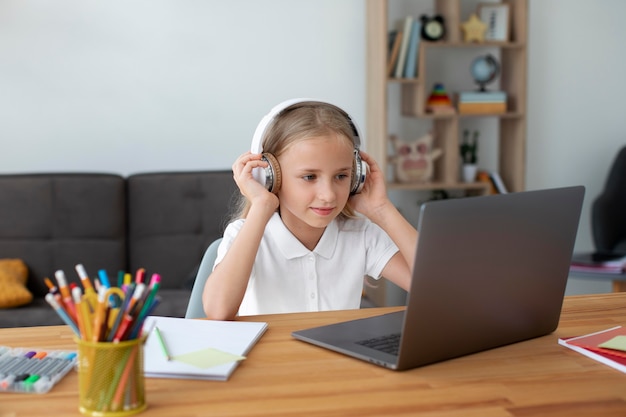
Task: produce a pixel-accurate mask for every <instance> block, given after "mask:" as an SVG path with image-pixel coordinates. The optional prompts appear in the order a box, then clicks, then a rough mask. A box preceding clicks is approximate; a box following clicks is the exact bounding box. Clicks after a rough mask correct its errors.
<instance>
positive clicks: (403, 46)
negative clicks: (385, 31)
mask: <svg viewBox="0 0 626 417" xmlns="http://www.w3.org/2000/svg"><path fill="white" fill-rule="evenodd" d="M399 27H400V28H399V29H397V30H393V31H391V32H390V33H389V54H388V59H387V74H388V75H389V76H390V77H393V78H416V77H417V60H418V52H419V44H420V32H421V28H422V25H421V22H420V20H419V19H416V18H415V17H413V16H407V17H406V18H404V20H403V21H402V23H400V24H399Z"/></svg>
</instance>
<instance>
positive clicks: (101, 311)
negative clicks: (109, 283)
mask: <svg viewBox="0 0 626 417" xmlns="http://www.w3.org/2000/svg"><path fill="white" fill-rule="evenodd" d="M105 293H106V288H105V287H100V289H99V290H98V306H97V307H96V316H95V317H94V321H93V330H92V331H93V334H92V336H91V340H92V342H99V341H101V337H102V333H103V332H104V327H105V326H106V323H105V322H104V320H105V315H106V308H107V302H106V298H105Z"/></svg>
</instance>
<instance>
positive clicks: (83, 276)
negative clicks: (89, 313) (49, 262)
mask: <svg viewBox="0 0 626 417" xmlns="http://www.w3.org/2000/svg"><path fill="white" fill-rule="evenodd" d="M74 269H76V273H77V274H78V277H79V278H80V282H82V283H83V288H84V289H85V294H95V293H96V291H95V290H94V289H93V285H91V281H90V280H89V275H87V271H86V270H85V267H84V266H83V264H78V265H76V266H75V267H74Z"/></svg>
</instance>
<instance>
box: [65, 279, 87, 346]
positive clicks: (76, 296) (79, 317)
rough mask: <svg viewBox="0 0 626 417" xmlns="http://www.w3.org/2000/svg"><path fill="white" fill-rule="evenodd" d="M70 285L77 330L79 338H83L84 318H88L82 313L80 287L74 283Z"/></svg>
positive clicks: (84, 331) (84, 333)
mask: <svg viewBox="0 0 626 417" xmlns="http://www.w3.org/2000/svg"><path fill="white" fill-rule="evenodd" d="M70 286H71V287H72V299H73V300H74V306H75V307H76V324H77V325H78V331H79V332H80V338H81V339H85V335H86V334H87V332H86V330H85V320H89V317H88V316H85V315H84V314H85V313H84V310H85V309H84V308H83V300H82V295H83V294H82V291H81V289H80V287H79V286H78V285H76V284H74V283H72V285H70Z"/></svg>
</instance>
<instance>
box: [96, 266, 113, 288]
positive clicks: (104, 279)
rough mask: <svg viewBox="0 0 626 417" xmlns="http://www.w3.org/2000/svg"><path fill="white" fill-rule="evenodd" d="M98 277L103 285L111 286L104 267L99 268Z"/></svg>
mask: <svg viewBox="0 0 626 417" xmlns="http://www.w3.org/2000/svg"><path fill="white" fill-rule="evenodd" d="M98 278H100V284H102V286H103V287H106V288H111V283H110V282H109V276H108V275H107V271H105V270H104V269H100V270H99V271H98Z"/></svg>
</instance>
